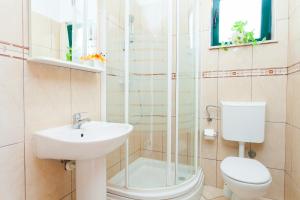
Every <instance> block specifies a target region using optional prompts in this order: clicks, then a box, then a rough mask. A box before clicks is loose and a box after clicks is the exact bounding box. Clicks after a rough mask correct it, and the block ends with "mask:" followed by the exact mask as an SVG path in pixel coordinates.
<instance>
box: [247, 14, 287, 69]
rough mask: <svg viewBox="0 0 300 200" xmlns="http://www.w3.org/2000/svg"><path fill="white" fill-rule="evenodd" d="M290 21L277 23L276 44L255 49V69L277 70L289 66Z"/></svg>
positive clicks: (259, 46) (285, 20)
mask: <svg viewBox="0 0 300 200" xmlns="http://www.w3.org/2000/svg"><path fill="white" fill-rule="evenodd" d="M288 23H289V22H288V19H284V20H278V21H276V22H275V24H276V25H275V28H276V30H275V33H274V36H275V38H274V40H276V41H277V42H276V43H271V44H264V45H257V46H255V47H253V68H271V67H272V68H274V67H275V68H276V67H286V66H287V63H288V61H287V57H288V56H287V55H288Z"/></svg>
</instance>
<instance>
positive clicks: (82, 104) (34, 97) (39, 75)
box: [0, 0, 100, 200]
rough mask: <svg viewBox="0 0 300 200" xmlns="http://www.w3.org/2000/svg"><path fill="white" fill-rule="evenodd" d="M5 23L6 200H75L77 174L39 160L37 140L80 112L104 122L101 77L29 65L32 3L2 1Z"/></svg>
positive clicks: (0, 159) (0, 47)
mask: <svg viewBox="0 0 300 200" xmlns="http://www.w3.org/2000/svg"><path fill="white" fill-rule="evenodd" d="M0 24H1V26H2V28H1V31H0V111H1V112H0V127H1V131H0V199H4V200H6V199H9V200H22V199H25V198H26V199H28V200H40V199H43V200H47V199H48V200H53V199H71V198H72V194H73V193H72V191H74V189H75V184H74V183H75V182H74V176H72V175H74V173H71V172H66V171H65V170H64V166H63V165H62V164H61V163H60V161H53V160H39V159H37V158H36V157H35V155H34V154H33V152H32V144H31V137H32V134H33V133H34V132H35V131H37V130H40V129H45V128H49V127H55V126H60V125H65V124H70V123H71V119H72V114H73V113H76V112H82V111H86V112H88V113H89V117H91V118H92V119H99V118H100V76H99V74H94V73H89V72H83V71H77V70H71V69H65V68H59V67H54V66H47V65H42V64H33V63H29V62H27V57H28V1H27V0H10V1H0Z"/></svg>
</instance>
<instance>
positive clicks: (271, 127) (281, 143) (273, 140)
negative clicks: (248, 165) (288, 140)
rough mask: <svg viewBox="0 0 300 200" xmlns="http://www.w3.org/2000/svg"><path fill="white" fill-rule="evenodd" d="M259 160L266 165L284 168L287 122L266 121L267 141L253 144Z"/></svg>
mask: <svg viewBox="0 0 300 200" xmlns="http://www.w3.org/2000/svg"><path fill="white" fill-rule="evenodd" d="M252 149H253V150H255V151H256V158H255V159H257V160H259V161H261V162H262V163H263V164H264V165H265V166H267V167H270V168H275V169H282V170H284V163H285V124H283V123H266V130H265V141H264V142H263V143H262V144H252Z"/></svg>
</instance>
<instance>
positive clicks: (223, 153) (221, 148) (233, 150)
mask: <svg viewBox="0 0 300 200" xmlns="http://www.w3.org/2000/svg"><path fill="white" fill-rule="evenodd" d="M221 134H222V132H221V133H220V135H219V136H218V152H217V160H223V159H224V158H226V157H228V156H238V147H239V146H238V143H237V142H232V141H227V140H224V139H223V137H222V136H221Z"/></svg>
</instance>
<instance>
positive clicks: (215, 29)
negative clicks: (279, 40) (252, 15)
mask: <svg viewBox="0 0 300 200" xmlns="http://www.w3.org/2000/svg"><path fill="white" fill-rule="evenodd" d="M212 1H213V8H212V20H211V38H212V39H211V46H220V45H221V43H220V41H219V25H220V24H219V23H220V19H219V18H220V1H221V0H212ZM261 12H262V15H261V35H260V38H256V39H257V41H262V40H263V39H264V38H265V39H266V40H271V39H272V0H262V11H261Z"/></svg>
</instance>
